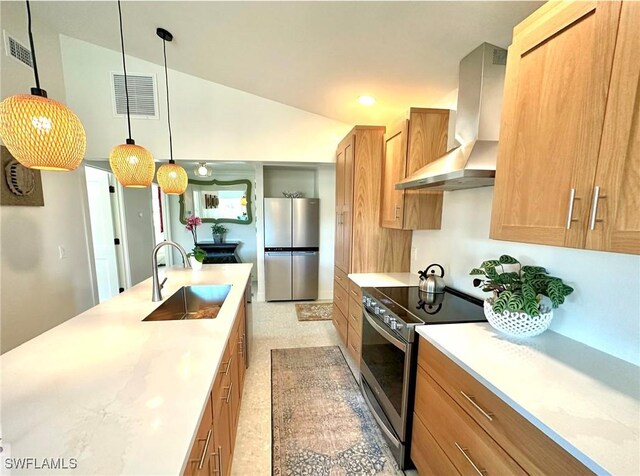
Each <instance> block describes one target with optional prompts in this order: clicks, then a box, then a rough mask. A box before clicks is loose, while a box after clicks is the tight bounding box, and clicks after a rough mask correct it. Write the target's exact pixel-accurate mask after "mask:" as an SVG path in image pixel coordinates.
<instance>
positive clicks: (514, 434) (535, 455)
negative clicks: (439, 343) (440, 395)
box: [418, 339, 592, 474]
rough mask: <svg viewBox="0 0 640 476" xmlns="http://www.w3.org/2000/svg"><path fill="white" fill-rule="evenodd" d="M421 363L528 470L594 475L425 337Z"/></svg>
mask: <svg viewBox="0 0 640 476" xmlns="http://www.w3.org/2000/svg"><path fill="white" fill-rule="evenodd" d="M418 365H419V366H420V367H421V368H422V369H424V370H425V371H426V372H427V373H428V374H429V375H430V376H431V377H432V378H433V379H435V381H436V382H437V383H438V384H439V385H440V387H442V389H444V391H445V392H446V393H447V394H448V395H449V396H450V397H451V398H452V399H453V400H455V401H456V402H457V404H458V405H460V406H461V407H462V408H463V409H464V410H465V411H466V412H467V413H468V414H469V416H470V417H471V418H473V420H475V422H476V423H478V424H479V425H480V426H481V427H482V428H484V430H485V431H486V432H487V433H489V435H491V437H493V439H494V440H495V441H496V442H497V443H498V444H499V445H500V446H502V447H503V448H504V449H505V450H506V451H507V452H508V453H509V454H510V455H511V456H512V457H513V458H514V459H515V460H516V461H517V462H518V464H519V465H520V466H522V467H523V468H524V469H525V470H526V471H527V472H529V473H546V474H592V473H591V471H589V470H588V469H587V468H586V467H585V466H584V465H582V463H580V462H579V461H578V460H576V459H575V458H574V457H573V456H571V455H570V454H569V453H567V452H566V451H565V450H563V449H562V448H561V447H560V446H558V445H557V444H556V443H554V442H553V441H552V440H551V439H549V438H548V437H547V436H546V435H545V434H544V433H542V432H541V431H540V430H538V429H537V428H536V427H534V426H533V425H532V424H531V423H529V422H528V421H527V420H526V419H525V418H524V417H523V416H521V415H520V414H519V413H518V412H516V411H515V410H514V409H513V408H511V407H510V406H509V405H507V404H506V403H505V402H504V401H502V400H501V399H500V398H499V397H498V396H496V395H495V394H494V393H493V392H491V391H490V390H489V389H488V388H487V387H485V386H484V385H482V384H481V383H480V382H478V381H477V380H476V379H475V378H473V377H472V376H471V375H469V374H468V373H467V372H466V371H465V370H463V369H462V368H461V367H459V366H458V365H456V364H455V363H454V362H453V361H452V360H451V359H449V358H448V357H447V356H446V355H444V354H443V353H442V352H440V351H439V350H438V349H436V348H435V347H434V346H433V345H432V344H430V343H429V342H428V341H426V340H424V339H421V342H420V349H419V351H418ZM541 455H544V457H541Z"/></svg>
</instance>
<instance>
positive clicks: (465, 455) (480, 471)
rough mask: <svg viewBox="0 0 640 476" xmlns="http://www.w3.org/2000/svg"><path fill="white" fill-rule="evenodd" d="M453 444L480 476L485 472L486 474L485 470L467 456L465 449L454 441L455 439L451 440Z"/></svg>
mask: <svg viewBox="0 0 640 476" xmlns="http://www.w3.org/2000/svg"><path fill="white" fill-rule="evenodd" d="M453 444H454V445H456V448H458V449H459V450H460V453H462V455H463V456H464V457H465V458H466V460H467V461H468V462H469V464H470V465H471V466H473V469H475V470H476V473H478V474H479V475H480V476H484V475H485V474H487V472H486V471H485V470H484V469H480V468H479V467H478V466H477V465H476V464H475V463H474V462H473V460H472V459H471V458H470V457H469V455H468V454H467V449H466V448H463V447H462V446H460V445H459V444H458V443H456V442H455V441H454V442H453Z"/></svg>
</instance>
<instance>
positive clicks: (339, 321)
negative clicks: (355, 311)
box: [331, 303, 349, 345]
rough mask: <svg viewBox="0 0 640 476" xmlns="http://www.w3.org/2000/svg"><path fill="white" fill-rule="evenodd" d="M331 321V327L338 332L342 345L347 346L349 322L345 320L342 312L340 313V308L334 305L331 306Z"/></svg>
mask: <svg viewBox="0 0 640 476" xmlns="http://www.w3.org/2000/svg"><path fill="white" fill-rule="evenodd" d="M331 320H332V321H333V325H334V326H335V328H336V330H337V331H338V334H339V335H340V338H341V339H342V342H344V344H345V345H347V334H348V332H349V321H347V318H346V317H345V316H344V314H342V311H340V308H339V307H338V306H337V305H336V304H335V303H334V304H333V314H332V316H331Z"/></svg>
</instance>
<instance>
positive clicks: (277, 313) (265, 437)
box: [232, 302, 357, 476]
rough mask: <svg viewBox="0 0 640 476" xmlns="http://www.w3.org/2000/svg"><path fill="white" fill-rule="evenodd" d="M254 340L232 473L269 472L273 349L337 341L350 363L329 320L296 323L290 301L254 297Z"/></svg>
mask: <svg viewBox="0 0 640 476" xmlns="http://www.w3.org/2000/svg"><path fill="white" fill-rule="evenodd" d="M251 306H252V319H253V336H252V337H253V341H252V342H251V348H250V353H249V369H248V370H247V374H246V376H245V384H244V395H243V397H242V404H241V407H240V418H239V423H238V434H237V437H236V446H235V450H234V456H233V465H232V474H233V475H238V476H261V475H265V476H267V475H270V474H271V349H283V348H288V347H314V346H326V345H340V346H341V348H342V353H343V354H344V355H345V356H347V361H348V362H349V365H350V366H351V368H352V370H354V369H356V370H355V371H356V372H357V368H356V367H355V366H354V363H353V361H352V360H351V358H350V356H349V354H348V352H347V350H346V349H345V347H344V346H343V345H342V342H341V340H340V337H339V335H338V332H337V331H336V330H335V327H333V323H332V322H331V321H312V322H299V321H298V320H297V318H296V311H295V305H294V303H289V302H287V303H264V302H254V303H253V304H251Z"/></svg>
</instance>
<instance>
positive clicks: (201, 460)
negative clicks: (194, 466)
mask: <svg viewBox="0 0 640 476" xmlns="http://www.w3.org/2000/svg"><path fill="white" fill-rule="evenodd" d="M210 441H211V428H209V431H207V440H206V441H205V443H204V449H203V450H202V456H200V463H198V470H201V469H202V467H203V466H204V459H205V458H206V456H207V451H208V450H209V442H210Z"/></svg>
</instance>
